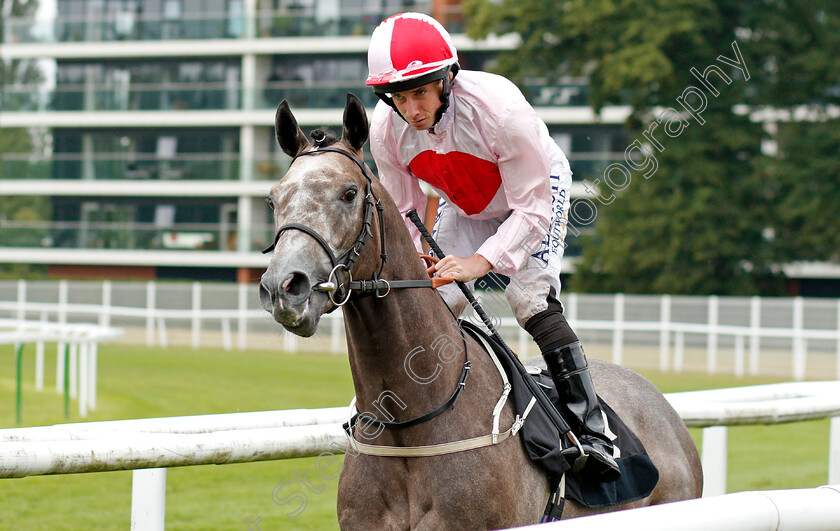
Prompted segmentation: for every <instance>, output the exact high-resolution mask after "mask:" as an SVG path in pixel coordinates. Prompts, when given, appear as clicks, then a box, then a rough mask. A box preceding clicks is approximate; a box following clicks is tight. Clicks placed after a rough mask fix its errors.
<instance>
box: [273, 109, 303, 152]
mask: <svg viewBox="0 0 840 531" xmlns="http://www.w3.org/2000/svg"><path fill="white" fill-rule="evenodd" d="M274 136H276V137H277V143H278V144H279V145H280V147H281V148H283V151H284V152H285V153H286V155H288V156H290V157H294V156H296V155H297V154H298V153H300V152H301V151H303V150H304V149H306V148H307V147H309V141H307V140H306V135H305V134H303V131H301V130H300V127H298V123H297V120H295V115H294V114H292V110H291V109H290V108H289V104H288V103H287V102H286V100H283V101H281V102H280V105H278V106H277V113H275V115H274Z"/></svg>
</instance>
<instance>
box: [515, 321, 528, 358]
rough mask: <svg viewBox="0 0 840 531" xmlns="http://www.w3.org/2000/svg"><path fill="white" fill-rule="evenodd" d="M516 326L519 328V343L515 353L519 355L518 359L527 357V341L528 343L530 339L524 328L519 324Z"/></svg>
mask: <svg viewBox="0 0 840 531" xmlns="http://www.w3.org/2000/svg"><path fill="white" fill-rule="evenodd" d="M517 328H518V329H519V338H518V343H519V345H517V352H516V354H517V355H518V356H519V359H524V358H527V357H528V343H530V341H528V340H529V339H531V338H530V336H529V335H528V332H526V331H525V329H524V328H522V327H521V326H517Z"/></svg>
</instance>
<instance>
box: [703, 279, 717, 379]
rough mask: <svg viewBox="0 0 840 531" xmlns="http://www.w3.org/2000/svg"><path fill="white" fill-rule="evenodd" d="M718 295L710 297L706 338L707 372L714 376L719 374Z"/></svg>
mask: <svg viewBox="0 0 840 531" xmlns="http://www.w3.org/2000/svg"><path fill="white" fill-rule="evenodd" d="M719 304H720V303H719V301H718V297H717V295H710V296H709V310H708V311H709V313H708V326H709V334H708V336H707V337H706V372H708V373H709V374H714V373H715V372H717V343H718V341H717V340H718V306H719Z"/></svg>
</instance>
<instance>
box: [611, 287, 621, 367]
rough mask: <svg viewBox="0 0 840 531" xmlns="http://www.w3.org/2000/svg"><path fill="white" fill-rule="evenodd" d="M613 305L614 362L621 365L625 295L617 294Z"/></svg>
mask: <svg viewBox="0 0 840 531" xmlns="http://www.w3.org/2000/svg"><path fill="white" fill-rule="evenodd" d="M613 304H614V308H613V325H614V326H615V328H614V329H613V344H612V362H613V363H615V364H616V365H621V363H622V362H623V361H624V294H623V293H616V294H615V297H614V303H613Z"/></svg>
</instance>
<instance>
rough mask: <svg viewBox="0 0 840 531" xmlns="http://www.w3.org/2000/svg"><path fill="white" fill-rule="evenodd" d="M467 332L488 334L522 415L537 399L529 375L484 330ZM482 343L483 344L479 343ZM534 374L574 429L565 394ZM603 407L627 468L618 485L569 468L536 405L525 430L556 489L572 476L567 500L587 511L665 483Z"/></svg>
mask: <svg viewBox="0 0 840 531" xmlns="http://www.w3.org/2000/svg"><path fill="white" fill-rule="evenodd" d="M461 325H462V328H463V329H464V330H465V331H467V332H468V333H470V334H471V335H474V336H476V339H478V336H479V335H480V336H483V337H484V339H485V340H486V341H487V342H488V344H489V345H490V346H491V347H492V348H493V349H494V350H495V351H496V354H497V356H498V358H499V361H500V362H501V363H502V366H503V367H504V369H505V372H506V373H507V375H508V378H509V380H510V383H511V386H512V387H513V389H512V393H511V394H512V395H513V399H514V406H515V408H516V414H517V415H519V416H522V415H523V413H524V412H525V410H526V408H527V407H528V404H529V403H530V402H531V400H532V397H533V395H532V394H531V391H530V390H529V389H528V387H527V385H526V384H525V381H524V380H523V377H522V376H521V375H520V373H519V371H518V370H516V368H515V367H514V365H513V361H512V360H510V359H509V358H508V356H507V355H506V354H505V353H504V349H503V348H502V347H501V345H499V344H498V342H496V340H495V339H493V338H492V337H491V336H488V335H487V334H486V333H485V332H484V331H483V330H482V329H481V328H478V327H477V326H476V325H474V324H472V323H470V322H469V321H464V320H462V321H461ZM479 343H481V341H480V340H479ZM528 372H529V374H530V376H531V377H532V378H533V379H534V380H535V381H536V382H537V384H538V385H540V386H541V387H542V389H543V391H545V394H546V396H548V398H549V399H550V400H551V401H552V403H553V404H554V405H555V407H556V408H557V410H558V411H559V412H560V414H561V416H563V418H564V419H566V422H568V423H569V425H571V426H574V424H573V422H574V420H573V418H572V417H571V414H570V413H569V412H568V410H567V409H566V408H565V406H564V405H563V404H562V403H561V401H560V396H559V394H558V393H557V389H556V388H555V386H554V383H553V381H552V379H551V375H550V374H549V373H548V371H546V370H544V369H539V368H529V371H528ZM598 400H599V402H600V404H601V408H602V409H603V411H604V412H605V414H606V417H607V419H606V420H607V426H608V428H607V435H608V436H609V437H610V438H612V439H613V444H614V445H615V448H616V452H615V454H614V456H613V457H615V458H616V459H615V460H616V463H617V464H618V466H619V468H620V469H621V477H620V478H619V479H618V480H617V481H613V482H610V483H603V482H601V481H599V480H597V479H593V478H590V477H586V476H584V475H582V474H579V473H575V472H572V471H571V470H569V464H568V461H567V460H566V458H565V457H563V456H562V455H561V454H560V452H561V451H562V450H563V448H564V447H563V441H561V439H560V436H559V433H558V432H557V429H556V428H555V427H554V425H553V424H552V423H551V420H549V417H548V415H547V414H546V413H545V412H544V411H543V410H542V408H540V407H539V406H538V405H535V406H534V407H532V408H531V411H530V412H529V413H528V417H527V420H526V421H525V424H524V425H523V426H522V429H521V430H520V431H519V435H520V437H521V438H522V442H523V444H524V446H525V450H526V452H527V453H528V456H529V457H530V458H531V460H532V461H534V462H535V463H536V464H538V465H539V466H540V467H542V468H543V470H545V472H546V474H547V475H548V477H549V480H550V482H551V485H552V488H554V486H556V485H557V484H558V483H559V481H560V477H561V476H562V474H563V473H564V472H565V473H566V497H567V498H569V499H572V500H575V501H576V502H579V503H581V504H583V505H586V506H587V507H606V506H610V505H619V504H623V503H629V502H631V501H635V500H639V499H642V498H645V497H647V496H648V495H649V494H650V493H651V492H652V491H653V489H654V487H655V486H656V484H657V482H658V481H659V471H658V470H657V469H656V466H655V465H654V464H653V462H652V461H651V460H650V457H648V454H647V452H646V451H645V448H644V445H642V442H641V441H640V440H639V438H638V437H637V436H636V435H635V434H634V433H633V432H632V431H631V430H630V428H628V427H627V425H626V424H624V422H623V421H622V420H621V419H620V418H619V417H618V415H617V414H616V413H615V411H613V410H612V408H611V407H610V406H609V404H607V403H606V402H604V400H603V399H602V398H601V397H600V396H599V397H598Z"/></svg>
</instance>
